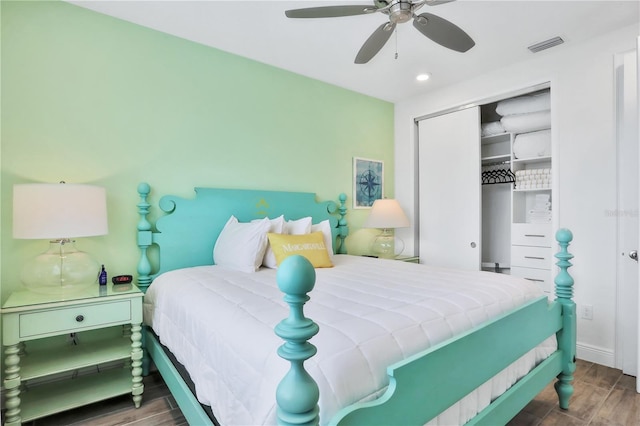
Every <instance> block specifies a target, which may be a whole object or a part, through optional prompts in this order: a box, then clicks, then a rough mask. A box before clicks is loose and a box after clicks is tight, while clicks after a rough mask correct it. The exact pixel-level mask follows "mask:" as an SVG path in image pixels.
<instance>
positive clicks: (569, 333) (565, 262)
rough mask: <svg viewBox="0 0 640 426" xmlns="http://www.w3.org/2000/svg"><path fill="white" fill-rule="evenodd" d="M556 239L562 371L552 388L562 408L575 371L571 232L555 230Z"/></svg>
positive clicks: (566, 403)
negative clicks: (560, 314) (560, 306)
mask: <svg viewBox="0 0 640 426" xmlns="http://www.w3.org/2000/svg"><path fill="white" fill-rule="evenodd" d="M556 240H557V241H558V244H559V245H560V251H559V252H558V253H557V254H556V255H555V256H556V258H557V259H558V262H556V265H558V267H559V268H560V272H559V273H558V275H556V278H555V284H556V301H557V302H558V303H560V304H562V323H563V327H562V330H560V332H559V333H558V335H557V338H558V348H559V349H561V350H562V373H560V375H558V381H557V382H556V383H555V385H554V387H555V389H556V392H557V394H558V399H559V403H560V404H559V405H560V408H562V409H565V410H566V409H568V408H569V399H570V398H571V395H573V385H572V384H571V383H572V382H573V373H574V372H575V371H576V304H575V302H574V301H573V300H572V298H573V278H572V277H571V275H569V272H568V271H567V269H569V267H571V266H572V265H571V262H570V260H571V259H573V255H572V254H571V253H569V252H568V251H567V248H568V247H569V243H570V242H571V241H572V240H573V234H572V233H571V231H569V230H568V229H559V230H558V232H556Z"/></svg>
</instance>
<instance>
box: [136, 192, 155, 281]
mask: <svg viewBox="0 0 640 426" xmlns="http://www.w3.org/2000/svg"><path fill="white" fill-rule="evenodd" d="M149 192H151V187H150V186H149V184H148V183H145V182H143V183H141V184H139V185H138V195H139V196H140V202H139V203H138V214H139V215H140V220H139V221H138V247H139V248H140V260H139V261H138V267H137V270H138V287H139V288H140V290H142V292H143V293H146V291H147V288H148V287H149V285H150V284H151V263H150V262H149V256H148V255H147V249H148V248H149V246H151V239H152V237H151V223H150V222H149V220H147V215H148V214H149V207H151V205H150V204H149V203H148V202H147V196H148V195H149Z"/></svg>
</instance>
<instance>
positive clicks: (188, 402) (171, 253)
mask: <svg viewBox="0 0 640 426" xmlns="http://www.w3.org/2000/svg"><path fill="white" fill-rule="evenodd" d="M150 191H151V189H150V187H149V185H148V184H146V183H142V184H140V185H139V186H138V194H139V197H140V202H139V203H138V205H137V206H138V213H139V215H140V220H139V221H138V226H137V229H138V246H139V248H140V252H141V256H140V260H139V262H138V277H137V283H138V286H139V287H140V289H141V290H142V291H146V289H147V288H148V286H149V285H150V284H151V283H152V281H153V278H154V277H155V276H157V275H158V274H160V273H162V272H165V271H169V270H172V269H177V268H183V267H189V266H198V265H207V264H212V262H213V261H212V251H213V245H214V243H215V240H216V238H217V236H218V234H219V233H220V231H221V230H222V227H223V226H224V224H225V223H226V221H227V219H228V218H229V216H230V215H232V214H233V215H235V216H236V217H237V218H238V219H239V220H240V221H249V220H252V219H256V218H262V217H265V216H268V217H271V218H273V217H277V216H280V215H281V214H284V215H285V217H286V218H287V219H298V218H301V217H305V216H311V217H312V218H313V223H318V222H320V221H322V220H325V219H328V220H329V221H330V223H331V227H332V232H333V236H334V251H335V252H336V253H345V251H346V250H345V244H344V240H345V238H346V237H347V234H348V228H347V223H346V220H345V216H346V210H347V209H346V207H345V200H346V196H345V195H344V194H341V195H340V197H339V204H337V203H335V202H333V201H327V202H317V201H316V197H315V194H312V193H302V192H279V191H255V190H233V189H213V188H195V192H196V197H195V198H193V199H185V198H181V197H176V196H164V197H162V198H160V202H159V207H160V209H161V210H162V211H163V212H164V215H163V216H161V217H160V218H159V219H158V220H157V221H156V224H155V228H154V227H153V226H152V224H151V222H150V221H149V219H148V215H149V212H150V207H151V205H150V204H149V203H148V201H147V199H148V197H149V194H150ZM556 239H557V241H558V244H559V247H560V249H559V252H558V253H557V254H556V258H557V259H558V262H557V265H558V268H559V272H558V274H557V276H556V278H555V285H556V290H555V294H556V299H555V300H554V301H549V300H548V299H547V297H544V296H543V297H540V298H538V299H535V300H533V301H530V302H529V303H527V304H525V305H523V306H521V307H519V308H516V309H514V310H512V311H510V312H508V313H506V314H503V315H502V316H500V317H498V318H495V319H493V320H491V321H489V322H487V323H485V324H483V325H482V326H479V327H477V328H474V329H472V330H469V331H467V332H465V333H463V334H462V335H459V336H456V337H454V338H452V339H449V340H447V341H445V342H442V343H440V344H438V345H436V346H434V347H431V348H429V349H427V350H425V351H423V352H421V353H418V354H415V355H413V356H412V357H410V358H407V359H405V360H403V361H401V362H399V363H396V364H394V365H392V366H390V367H388V369H387V373H388V375H389V379H390V382H389V387H388V389H387V391H386V393H384V394H383V395H382V396H381V397H380V398H378V399H376V400H375V401H371V402H368V403H359V404H354V405H352V406H349V407H345V408H343V409H342V410H341V411H340V412H339V413H337V414H336V416H335V417H334V418H333V419H331V420H330V421H328V422H327V421H326V420H323V423H329V424H332V425H333V424H335V425H367V426H368V425H389V424H399V423H400V424H403V425H422V424H424V423H426V422H427V421H429V420H430V419H432V418H434V417H435V416H437V415H438V414H440V413H441V412H443V411H445V410H446V409H447V408H448V407H449V406H451V405H452V404H453V403H455V402H457V401H458V400H460V399H462V398H463V397H464V396H466V395H467V394H468V393H469V392H471V391H472V390H473V389H475V388H477V387H478V386H480V385H481V384H483V383H484V382H486V381H487V380H488V379H490V378H491V377H492V376H494V375H496V374H497V373H498V372H500V371H501V370H503V369H504V368H506V367H507V366H508V365H510V364H511V363H513V362H514V361H516V360H517V359H518V358H520V357H521V356H523V355H524V354H525V353H526V352H528V351H529V350H530V349H532V348H534V347H535V346H537V345H538V344H539V343H541V342H542V341H543V340H545V339H546V338H547V337H549V336H552V335H554V334H555V335H556V337H557V341H558V349H557V350H556V351H555V352H554V353H553V354H551V356H549V357H548V358H547V359H545V360H544V361H543V362H541V363H540V364H539V365H538V366H536V367H535V368H534V369H533V370H532V371H531V372H530V373H529V374H527V375H526V376H525V377H523V378H522V379H520V380H519V381H518V382H517V383H516V384H515V385H514V386H512V387H511V388H510V389H509V390H507V391H506V392H505V393H504V394H502V395H501V396H500V397H498V398H497V399H496V400H494V401H493V402H492V403H491V405H489V406H488V407H487V408H486V409H484V410H483V411H482V412H481V413H479V414H478V415H477V416H476V417H474V418H473V419H472V420H471V421H470V422H469V423H468V424H478V425H485V424H486V425H497V424H506V423H507V422H508V421H509V420H510V419H511V418H513V417H514V416H515V415H516V414H517V413H518V412H519V411H520V410H522V409H523V408H524V407H525V406H526V405H527V404H528V403H529V401H531V400H532V399H533V398H534V397H535V396H536V395H537V394H538V393H539V392H540V391H542V390H543V389H544V388H545V387H546V386H547V385H548V384H549V383H551V382H552V381H553V380H556V379H557V380H556V382H555V385H554V386H555V389H556V392H557V393H558V399H559V406H560V407H561V408H563V409H568V406H569V399H570V397H571V395H572V394H573V386H572V381H573V374H574V372H575V353H576V307H575V303H574V302H573V300H572V297H573V278H571V276H570V275H569V273H568V272H567V269H568V268H569V267H570V266H571V262H570V260H571V259H572V258H573V256H572V255H571V254H570V253H569V252H568V250H567V248H568V245H569V243H570V242H571V240H572V239H573V236H572V234H571V232H570V231H569V230H567V229H560V230H559V231H558V232H557V233H556ZM154 246H158V250H157V251H155V250H153V247H154ZM152 258H153V260H154V261H153V262H152V260H151V259H152ZM152 271H153V272H152ZM277 282H278V286H279V287H280V289H281V290H282V291H283V293H284V296H283V297H284V300H285V301H286V302H287V303H288V304H289V306H290V314H289V316H288V318H285V319H283V320H282V321H281V322H280V323H279V324H278V325H277V326H276V329H275V333H276V334H277V335H278V336H280V337H281V338H282V339H283V340H284V343H283V345H282V346H281V347H280V348H279V350H278V354H279V355H280V356H281V357H282V358H284V359H285V360H287V361H288V362H290V364H291V367H290V370H289V372H288V373H287V375H286V376H285V377H284V378H283V379H282V381H281V383H280V385H279V386H278V389H277V390H276V392H275V395H274V398H276V401H277V404H278V422H279V424H283V425H313V424H318V422H319V418H318V411H319V410H318V400H319V393H318V387H317V385H316V383H315V381H314V380H313V378H312V377H311V376H310V375H309V374H308V373H307V372H306V371H305V369H304V361H306V360H307V359H309V358H310V357H312V356H313V355H315V353H316V348H315V347H314V346H313V345H312V344H311V343H309V342H308V340H309V339H310V338H311V337H313V336H314V335H315V334H316V333H317V332H318V326H317V325H316V324H315V323H314V322H313V320H312V319H309V318H306V317H305V316H304V312H303V306H304V304H305V303H313V301H312V300H310V297H309V295H308V293H309V292H310V291H311V290H312V289H313V286H314V284H315V270H314V269H313V267H312V266H311V264H310V263H309V262H308V261H307V260H306V259H305V258H303V257H301V256H292V257H290V258H288V259H286V260H285V262H283V264H282V265H281V266H280V268H279V269H278V272H277ZM144 345H145V353H146V354H147V355H148V356H147V357H145V363H144V366H143V367H144V370H145V371H148V369H149V358H150V359H151V360H153V362H154V364H155V365H156V367H157V369H158V371H159V372H160V374H161V375H162V376H163V378H164V380H165V382H166V383H167V386H168V387H169V389H170V390H171V393H172V395H173V396H174V398H175V399H176V401H177V403H178V405H179V406H180V409H181V410H182V413H183V415H184V416H185V418H186V419H187V421H188V422H189V424H191V425H208V424H212V421H211V419H210V418H209V416H208V415H207V414H206V412H205V410H204V409H203V408H202V406H201V405H200V404H199V402H198V401H197V399H196V397H195V396H194V395H193V394H192V393H191V391H190V390H189V387H188V386H187V384H186V383H185V382H184V380H183V379H182V377H181V376H180V374H179V372H178V370H177V368H176V367H175V366H174V365H173V364H172V362H171V360H170V358H169V357H168V355H167V354H166V353H165V352H164V351H163V349H162V347H161V345H160V342H159V341H158V340H157V338H156V336H155V335H154V334H153V333H152V332H151V331H150V330H148V329H146V330H145V333H144Z"/></svg>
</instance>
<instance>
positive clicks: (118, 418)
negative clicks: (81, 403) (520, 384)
mask: <svg viewBox="0 0 640 426" xmlns="http://www.w3.org/2000/svg"><path fill="white" fill-rule="evenodd" d="M144 384H145V391H144V399H143V403H142V406H141V407H140V408H139V409H135V408H133V403H132V402H131V397H130V396H122V397H118V398H112V399H109V400H107V401H103V402H100V403H96V404H91V405H87V406H85V407H81V408H77V409H75V410H70V411H66V412H63V413H59V414H56V415H54V416H50V417H45V418H42V419H38V420H35V421H33V422H29V423H26V424H25V426H44V425H47V426H58V425H60V426H62V425H65V426H66V425H74V426H80V425H82V426H85V425H87V426H98V425H99V426H115V425H121V426H124V425H127V426H143V425H144V426H146V425H149V426H151V425H153V426H160V425H176V426H177V425H180V426H182V425H187V422H186V420H185V419H184V417H183V416H182V413H181V412H180V409H179V408H178V407H177V404H176V402H175V400H174V399H173V397H172V396H171V395H170V393H169V391H168V389H167V387H166V385H165V384H164V382H163V381H162V378H161V377H160V376H159V375H158V374H157V373H156V374H152V375H150V376H148V377H145V379H144ZM574 389H575V392H574V395H573V397H572V399H571V405H570V408H569V410H567V411H565V410H561V409H560V408H559V407H558V401H557V397H556V394H555V390H554V389H553V386H552V385H549V386H547V388H546V389H545V390H543V391H542V392H541V393H540V394H539V395H538V396H537V397H536V398H535V399H534V400H533V401H532V402H531V403H529V405H527V406H526V407H525V408H524V409H523V410H522V411H521V412H520V413H519V414H518V415H517V416H516V417H515V418H514V419H513V420H512V421H511V422H509V425H508V426H553V425H558V426H559V425H562V426H586V425H589V426H614V425H619V426H635V425H640V394H638V393H636V391H635V377H631V376H627V375H624V374H622V372H621V371H620V370H616V369H613V368H609V367H604V366H602V365H598V364H593V363H589V362H585V361H580V360H578V364H577V369H576V374H575V381H574ZM191 426H198V425H191Z"/></svg>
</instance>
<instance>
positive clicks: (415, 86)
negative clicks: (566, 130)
mask: <svg viewBox="0 0 640 426" xmlns="http://www.w3.org/2000/svg"><path fill="white" fill-rule="evenodd" d="M69 2H70V3H74V4H76V5H79V6H82V7H86V8H89V9H92V10H95V11H98V12H101V13H104V14H107V15H111V16H114V17H117V18H120V19H124V20H126V21H130V22H134V23H136V24H139V25H142V26H145V27H149V28H153V29H156V30H159V31H163V32H166V33H169V34H173V35H175V36H178V37H182V38H184V39H188V40H192V41H195V42H198V43H202V44H205V45H209V46H212V47H215V48H218V49H221V50H223V51H226V52H231V53H234V54H237V55H240V56H244V57H247V58H251V59H254V60H256V61H259V62H263V63H266V64H270V65H273V66H276V67H279V68H283V69H285V70H289V71H292V72H295V73H298V74H302V75H305V76H308V77H312V78H315V79H318V80H322V81H325V82H328V83H332V84H335V85H337V86H341V87H344V88H347V89H351V90H354V91H356V92H360V93H364V94H367V95H370V96H373V97H376V98H380V99H384V100H387V101H391V102H397V101H400V100H403V99H407V98H409V97H412V96H415V95H417V94H423V93H425V92H427V91H429V90H433V89H435V88H438V87H442V86H446V85H449V84H452V83H454V82H455V81H459V80H462V79H465V78H469V77H473V76H474V75H477V74H482V73H483V72H486V71H488V70H490V69H493V68H499V67H502V66H505V65H508V64H510V63H514V62H518V61H523V60H527V59H530V58H532V57H533V55H534V54H533V53H531V52H530V51H529V50H528V49H527V46H529V45H531V44H534V43H537V42H540V41H543V40H546V39H549V38H551V37H554V36H560V37H562V38H563V39H564V40H565V44H563V45H561V46H558V47H554V48H553V51H558V50H559V49H563V48H566V47H568V46H570V45H572V44H575V43H579V42H581V41H583V40H586V39H588V38H591V37H594V36H597V35H600V34H604V33H606V32H609V31H612V30H614V29H617V28H621V27H624V26H628V25H632V24H634V23H635V24H638V22H639V21H640V6H639V5H640V2H639V1H638V0H627V1H615V0H605V1H591V0H587V1H581V0H572V1H543V0H537V1H527V0H511V1H482V0H458V1H455V2H452V3H446V4H441V5H438V6H424V7H423V8H422V9H420V12H419V13H422V12H430V13H434V14H437V15H439V16H441V17H443V18H445V19H448V20H449V21H451V22H453V23H455V24H456V25H458V26H459V27H461V28H462V29H463V30H465V31H466V32H467V33H468V34H469V35H470V36H471V37H472V38H473V39H474V40H475V42H476V46H475V47H473V48H472V49H471V50H469V51H468V52H466V53H458V52H454V51H451V50H448V49H446V48H444V47H442V46H440V45H438V44H436V43H434V42H432V41H431V40H429V39H427V38H426V37H424V36H423V35H422V34H420V33H419V32H418V31H417V30H416V29H415V28H413V25H412V23H411V21H410V22H407V23H404V24H399V25H398V27H397V34H396V35H393V36H392V37H391V38H390V39H389V41H388V43H387V44H386V45H385V47H384V48H383V49H382V50H381V51H380V52H379V53H378V55H376V56H375V57H374V58H373V59H372V60H371V61H370V62H369V63H367V64H364V65H356V64H354V63H353V60H354V58H355V55H356V53H357V52H358V50H359V49H360V46H361V45H362V44H363V43H364V41H365V40H366V39H367V38H368V37H369V35H370V34H371V33H372V32H373V31H374V30H375V29H376V28H377V27H378V26H379V25H380V24H382V23H383V22H385V20H386V19H387V16H386V15H383V14H381V13H374V14H369V15H359V16H351V17H339V18H323V19H290V18H286V17H285V15H284V11H285V10H288V9H296V8H306V7H313V6H328V5H350V4H362V5H372V4H373V0H370V1H348V0H347V1H309V0H301V1H268V0H259V1H238V0H236V1H220V0H208V1H202V0H200V1H186V0H160V1H148V0H147V1H133V0H110V1H104V0H80V1H76V0H73V1H69ZM396 46H397V47H396ZM396 49H397V53H398V57H397V59H396V58H395V53H396ZM550 51H551V50H550ZM550 51H547V52H550ZM544 54H545V52H542V53H538V54H537V55H544ZM422 72H428V73H430V74H431V79H430V80H429V81H427V82H422V83H420V82H417V81H416V80H415V76H416V75H417V74H418V73H422Z"/></svg>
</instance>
